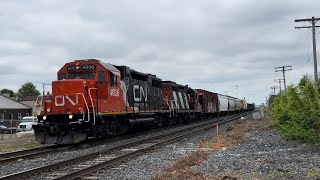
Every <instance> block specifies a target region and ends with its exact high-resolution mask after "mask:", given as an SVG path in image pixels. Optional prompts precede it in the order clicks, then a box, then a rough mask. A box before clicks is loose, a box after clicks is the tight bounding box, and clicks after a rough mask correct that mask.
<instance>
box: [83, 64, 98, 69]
mask: <svg viewBox="0 0 320 180" xmlns="http://www.w3.org/2000/svg"><path fill="white" fill-rule="evenodd" d="M81 69H82V70H95V69H96V65H94V64H84V65H82V66H81Z"/></svg>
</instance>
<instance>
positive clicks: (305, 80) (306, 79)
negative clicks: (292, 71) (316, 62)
mask: <svg viewBox="0 0 320 180" xmlns="http://www.w3.org/2000/svg"><path fill="white" fill-rule="evenodd" d="M307 83H312V80H311V77H310V76H309V75H307V74H305V75H303V77H302V78H301V79H300V82H299V84H298V85H299V87H301V88H302V87H304V86H305V85H306V84H307Z"/></svg>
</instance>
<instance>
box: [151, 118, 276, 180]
mask: <svg viewBox="0 0 320 180" xmlns="http://www.w3.org/2000/svg"><path fill="white" fill-rule="evenodd" d="M271 124H272V123H271V120H270V119H269V118H267V117H265V118H263V119H261V120H255V119H247V120H243V121H241V122H239V123H236V124H235V125H234V126H232V127H229V128H227V130H226V131H225V132H222V133H221V132H219V138H218V136H215V137H213V138H212V139H209V140H207V141H205V142H202V143H200V145H199V151H198V152H195V153H193V154H191V155H190V156H187V157H185V158H183V159H181V160H179V161H177V162H176V163H175V164H174V165H172V166H171V167H169V168H167V169H165V170H164V171H163V172H162V174H158V175H156V176H155V178H154V180H165V179H219V180H220V179H238V178H240V179H242V178H243V177H241V176H239V175H238V174H236V173H233V172H225V173H224V175H222V176H217V177H205V176H204V174H203V173H202V172H197V171H195V170H192V169H191V167H192V166H195V165H201V164H202V161H204V160H205V159H206V156H207V154H208V153H214V151H217V150H224V149H226V148H230V147H234V146H238V145H240V144H242V143H244V142H245V141H246V138H247V137H248V136H249V135H250V134H251V133H254V132H257V131H262V130H266V129H268V128H270V127H271ZM218 141H220V143H217V142H218Z"/></svg>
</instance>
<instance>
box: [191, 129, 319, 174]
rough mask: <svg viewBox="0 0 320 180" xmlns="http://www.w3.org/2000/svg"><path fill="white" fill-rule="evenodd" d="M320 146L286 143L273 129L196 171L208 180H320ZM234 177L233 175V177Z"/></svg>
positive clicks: (211, 158) (212, 157)
mask: <svg viewBox="0 0 320 180" xmlns="http://www.w3.org/2000/svg"><path fill="white" fill-rule="evenodd" d="M319 168H320V147H319V145H310V144H301V143H299V142H297V141H286V140H283V139H282V138H281V137H280V136H279V134H278V133H277V132H276V131H275V130H273V129H269V130H266V131H261V132H256V133H254V134H252V135H251V136H250V137H248V139H247V141H246V143H245V144H242V145H240V146H238V147H234V148H230V149H227V150H225V151H222V152H216V153H213V154H210V155H209V156H208V158H207V159H206V160H205V161H204V163H203V165H202V166H194V167H193V169H194V170H195V171H199V172H201V173H203V174H204V175H205V176H206V177H219V176H220V177H230V176H231V177H233V178H238V179H255V178H256V179H308V178H311V179H320V176H319V175H320V174H319V172H318V174H316V173H312V172H313V171H319V170H320V169H319ZM230 174H231V175H230Z"/></svg>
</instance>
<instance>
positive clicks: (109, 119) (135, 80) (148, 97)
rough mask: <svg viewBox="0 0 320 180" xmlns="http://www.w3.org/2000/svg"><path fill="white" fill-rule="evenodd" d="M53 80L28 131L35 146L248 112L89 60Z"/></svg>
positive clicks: (232, 101) (213, 96) (227, 100)
mask: <svg viewBox="0 0 320 180" xmlns="http://www.w3.org/2000/svg"><path fill="white" fill-rule="evenodd" d="M57 76H58V80H57V81H53V82H52V94H51V95H50V97H46V98H44V99H46V100H45V102H44V111H43V112H42V114H41V115H39V116H38V123H37V125H35V126H34V131H35V138H36V141H38V142H40V143H43V144H71V143H77V142H80V141H83V140H85V139H87V138H101V137H107V136H111V135H118V134H123V133H126V132H128V131H131V130H137V129H143V128H152V127H155V126H169V125H171V124H175V123H188V122H189V121H190V120H193V119H200V118H202V117H209V116H213V115H219V114H225V113H229V112H237V111H244V110H247V109H248V105H247V103H246V101H245V100H239V99H237V98H233V97H230V96H225V95H221V94H217V93H212V92H209V91H206V90H201V89H197V90H194V89H192V88H190V87H188V86H183V85H179V84H177V83H175V82H172V81H162V80H161V79H160V78H158V77H156V76H155V75H152V74H146V73H141V72H138V71H135V70H133V69H130V68H129V67H127V66H115V65H111V64H108V63H103V62H101V61H99V60H95V59H87V60H75V61H73V62H69V63H67V64H65V65H64V66H63V67H62V68H61V69H60V70H59V71H58V73H57ZM237 102H238V103H237ZM237 104H238V106H237ZM250 107H251V106H250ZM253 108H254V106H253Z"/></svg>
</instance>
